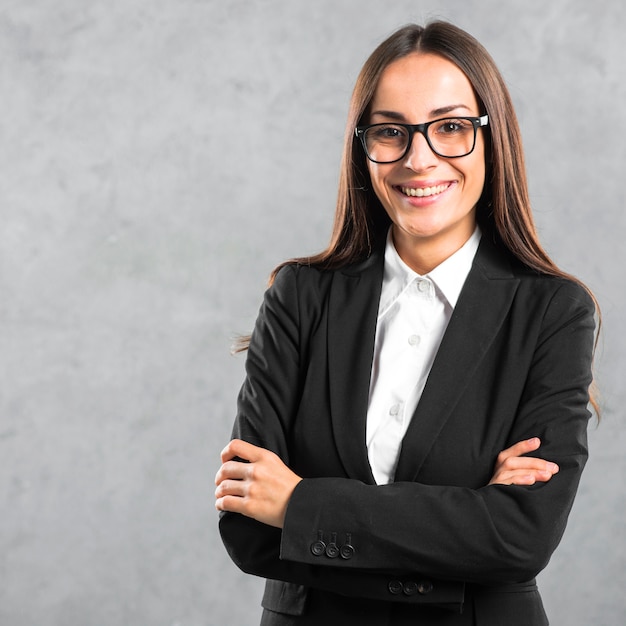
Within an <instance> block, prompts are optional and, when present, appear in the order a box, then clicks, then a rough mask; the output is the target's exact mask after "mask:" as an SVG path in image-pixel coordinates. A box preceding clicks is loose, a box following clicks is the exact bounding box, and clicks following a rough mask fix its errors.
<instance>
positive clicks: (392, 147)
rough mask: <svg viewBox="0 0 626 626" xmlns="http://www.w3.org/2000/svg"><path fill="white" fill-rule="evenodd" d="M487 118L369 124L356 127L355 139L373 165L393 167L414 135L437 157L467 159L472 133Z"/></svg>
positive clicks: (402, 156) (485, 121)
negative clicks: (358, 140) (390, 164)
mask: <svg viewBox="0 0 626 626" xmlns="http://www.w3.org/2000/svg"><path fill="white" fill-rule="evenodd" d="M488 123H489V116H488V115H483V116H482V117H444V118H442V119H439V120H433V121H432V122H426V123H425V124H396V123H386V122H385V123H384V124H370V125H369V126H357V128H356V129H355V131H354V132H355V134H356V136H357V137H358V138H359V139H360V140H361V143H362V144H363V150H365V154H366V155H367V158H368V159H369V160H370V161H373V162H374V163H395V162H396V161H400V160H401V159H403V158H404V157H405V156H406V155H407V153H408V152H409V150H410V148H411V144H412V143H413V136H414V135H415V133H421V134H422V135H424V137H426V141H427V142H428V145H429V146H430V149H431V150H432V151H433V152H434V153H435V154H436V155H438V156H440V157H445V158H447V159H456V158H459V157H463V156H467V155H468V154H470V153H471V152H472V150H474V147H475V146H476V133H477V131H478V129H479V128H480V127H481V126H487V124H488Z"/></svg>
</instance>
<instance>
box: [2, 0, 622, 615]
mask: <svg viewBox="0 0 626 626" xmlns="http://www.w3.org/2000/svg"><path fill="white" fill-rule="evenodd" d="M431 17H444V18H450V19H452V20H453V21H455V22H456V23H457V24H459V25H460V26H462V27H465V28H466V29H468V30H469V31H470V32H472V33H473V34H474V35H476V36H477V37H478V38H479V39H480V40H481V41H482V42H483V43H484V44H485V45H486V46H487V48H488V49H489V50H490V51H491V52H492V54H493V55H494V57H495V58H496V61H497V62H498V63H499V65H500V67H501V69H502V71H503V73H504V75H505V77H506V79H507V81H508V83H509V85H510V88H511V91H512V94H513V96H514V99H515V101H516V104H517V107H518V111H519V116H520V120H521V124H522V127H523V132H524V136H525V145H526V150H527V157H528V169H529V176H530V184H531V191H532V198H533V201H534V205H535V210H536V218H537V222H538V225H539V229H540V232H541V235H542V238H543V241H544V242H545V245H546V246H547V248H548V250H549V251H550V253H551V254H552V255H553V257H554V258H555V259H556V260H557V262H559V263H560V264H561V265H562V266H563V267H565V268H567V269H568V270H570V271H571V272H573V273H575V274H577V275H578V276H580V277H581V278H583V279H584V280H585V281H587V282H588V284H589V285H590V286H591V287H592V288H593V289H594V290H595V292H596V294H597V296H598V298H599V299H600V301H601V303H602V305H603V310H604V332H603V338H602V341H601V345H600V350H599V353H598V359H597V371H598V377H599V382H600V385H601V388H602V392H603V404H604V419H603V422H602V424H601V426H600V427H599V428H596V427H595V426H593V427H592V428H591V430H590V436H591V444H592V457H591V460H590V462H589V465H588V469H587V471H586V474H585V476H584V479H583V482H582V485H581V488H580V494H579V497H578V500H577V503H576V505H575V508H574V511H573V513H572V516H571V522H570V525H569V527H568V530H567V533H566V536H565V538H564V540H563V543H562V545H561V547H560V549H559V550H558V552H557V554H556V555H555V556H554V558H553V560H552V562H551V564H550V565H549V567H548V568H547V570H546V571H545V572H544V573H543V574H542V576H541V581H540V582H541V586H542V589H543V591H544V595H545V601H546V605H547V607H548V610H549V612H550V613H551V615H552V617H553V623H554V624H557V625H559V624H567V625H568V626H589V625H590V624H593V625H594V626H601V625H617V624H623V623H625V620H626V599H625V598H626V595H625V594H624V592H623V589H624V584H625V583H626V580H625V576H624V572H625V569H626V546H625V541H624V539H625V537H626V532H625V530H626V529H625V524H624V516H625V513H626V503H625V497H624V488H623V485H624V475H625V474H626V463H625V461H624V458H625V455H624V449H625V447H626V446H625V444H626V439H625V436H624V428H623V426H624V411H623V407H624V405H625V404H626V398H625V390H624V385H623V383H622V381H623V379H624V373H625V372H626V363H625V356H624V355H625V354H626V339H625V336H626V333H624V322H625V320H624V305H625V290H624V283H625V280H624V269H623V268H624V264H625V263H626V254H625V252H624V245H623V244H624V236H625V234H626V228H625V227H626V217H625V215H626V211H625V207H624V204H625V203H624V199H625V192H624V180H625V178H626V176H625V173H624V165H625V141H624V137H626V116H625V115H624V112H623V109H624V102H625V101H626V71H625V68H624V45H625V44H624V35H623V32H624V27H625V26H626V3H624V2H622V1H621V0H614V1H613V2H610V1H604V2H603V1H601V0H596V1H595V2H589V0H585V1H582V0H551V1H550V2H540V1H529V0H508V1H506V2H502V1H501V0H482V1H477V0H456V1H449V2H436V1H422V2H418V1H416V0H411V1H408V0H395V1H394V2H383V1H380V2H377V1H374V0H316V1H315V2H308V3H304V2H295V1H293V0H258V1H251V0H249V1H244V0H204V1H202V0H170V1H168V0H102V1H100V2H98V1H91V2H90V1H88V0H55V1H54V2H46V1H45V0H39V1H38V0H0V137H1V138H2V139H1V141H0V172H1V175H0V212H1V213H0V214H1V227H0V502H1V506H2V508H1V510H0V625H2V626H4V625H10V626H33V625H36V626H44V625H51V626H91V625H94V626H96V625H97V626H109V625H133V626H134V625H141V626H175V625H177V626H207V625H210V626H221V625H222V624H233V625H235V626H245V625H248V624H255V623H257V621H258V616H259V613H260V612H259V608H258V604H259V599H260V592H261V583H260V581H258V580H256V579H253V578H251V577H247V576H244V575H243V574H241V573H239V572H238V571H237V570H236V569H235V567H234V565H232V563H230V561H229V560H228V558H227V556H226V554H225V552H224V550H223V548H222V546H221V543H220V541H219V539H218V535H217V531H216V522H217V515H216V513H215V511H214V509H213V489H214V487H213V477H214V474H215V471H216V470H217V467H218V464H219V462H218V454H219V451H220V449H221V448H222V446H223V445H224V444H225V442H226V441H227V439H228V434H229V431H230V427H231V420H232V417H233V413H234V403H235V396H236V393H237V390H238V387H239V385H240V383H241V380H242V375H243V359H242V358H241V357H231V356H229V345H230V341H231V338H232V336H233V335H235V334H236V333H239V332H245V331H247V330H249V329H250V328H251V326H252V323H253V321H254V317H255V314H256V310H257V307H258V305H259V302H260V299H261V297H262V292H263V289H264V285H265V281H266V278H267V275H268V273H269V272H270V270H271V269H272V268H273V266H274V265H275V264H277V263H278V262H279V261H281V260H283V259H285V258H286V257H290V256H293V255H300V254H306V253H311V252H314V251H317V250H319V249H320V248H321V247H323V246H324V244H325V242H326V240H327V238H328V235H329V233H330V225H331V218H332V214H333V203H334V198H335V189H336V180H337V169H338V164H339V151H340V144H341V137H342V134H343V125H344V120H345V116H346V111H347V103H348V98H349V94H350V90H351V87H352V83H353V81H354V79H355V77H356V74H357V72H358V69H359V67H360V65H361V64H362V62H363V61H364V59H365V57H366V55H367V54H368V53H369V52H370V51H371V50H372V48H373V46H374V45H375V44H377V43H378V42H379V41H380V40H381V39H382V38H383V37H384V36H386V35H387V34H388V33H390V32H391V31H392V30H393V29H394V28H396V27H397V26H400V25H402V24H404V23H405V22H407V21H423V20H425V19H428V18H431Z"/></svg>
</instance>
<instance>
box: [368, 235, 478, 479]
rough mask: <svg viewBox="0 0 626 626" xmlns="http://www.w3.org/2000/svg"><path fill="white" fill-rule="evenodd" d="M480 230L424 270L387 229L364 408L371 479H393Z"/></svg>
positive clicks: (476, 245)
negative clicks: (399, 248)
mask: <svg viewBox="0 0 626 626" xmlns="http://www.w3.org/2000/svg"><path fill="white" fill-rule="evenodd" d="M480 237H481V232H480V229H479V228H478V226H477V227H476V229H475V230H474V233H473V234H472V236H471V237H470V238H469V239H468V240H467V241H466V242H465V244H464V245H463V246H462V247H461V248H460V249H459V250H457V251H456V252H455V253H454V254H453V255H452V256H450V257H448V258H447V259H446V260H445V261H444V262H443V263H441V264H440V265H438V266H437V267H436V268H435V269H433V270H432V271H430V272H429V273H428V274H425V275H424V276H420V275H419V274H417V273H416V272H414V271H413V270H412V269H411V268H410V267H408V265H406V264H405V263H404V261H402V259H401V258H400V256H399V255H398V253H397V251H396V248H395V246H394V244H393V238H392V236H391V229H389V234H388V235H387V245H386V248H385V267H384V274H383V284H382V291H381V294H380V302H379V305H378V322H377V325H376V338H375V344H374V360H373V363H372V376H371V380H370V394H369V405H368V411H367V432H366V443H367V453H368V457H369V462H370V466H371V468H372V472H373V474H374V478H375V479H376V482H377V483H378V484H379V485H381V484H383V485H384V484H387V483H390V482H393V479H394V474H395V470H396V465H397V463H398V456H399V454H400V447H401V445H402V438H403V437H404V434H405V433H406V430H407V428H408V426H409V422H410V421H411V417H412V416H413V413H414V411H415V409H416V408H417V404H418V402H419V399H420V397H421V395H422V391H423V389H424V385H425V384H426V379H427V377H428V374H429V372H430V368H431V367H432V364H433V361H434V360H435V355H436V354H437V350H438V349H439V344H440V343H441V340H442V338H443V335H444V332H445V330H446V327H447V326H448V322H449V321H450V317H451V316H452V312H453V311H454V307H455V306H456V302H457V300H458V298H459V294H460V293H461V289H462V287H463V284H464V283H465V279H466V278H467V275H468V273H469V271H470V269H471V267H472V262H473V260H474V256H475V255H476V251H477V250H478V244H479V243H480Z"/></svg>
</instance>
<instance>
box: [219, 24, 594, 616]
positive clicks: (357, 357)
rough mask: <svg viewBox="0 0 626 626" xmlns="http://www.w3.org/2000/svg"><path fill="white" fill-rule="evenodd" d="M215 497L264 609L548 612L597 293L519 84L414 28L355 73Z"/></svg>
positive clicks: (463, 43) (257, 349) (441, 30)
mask: <svg viewBox="0 0 626 626" xmlns="http://www.w3.org/2000/svg"><path fill="white" fill-rule="evenodd" d="M270 282H271V285H270V288H269V289H268V290H267V292H266V294H265V299H264V303H263V305H262V307H261V310H260V312H259V316H258V319H257V323H256V325H255V329H254V332H253V334H252V335H251V337H250V339H249V345H248V346H247V347H248V348H249V349H248V355H247V361H246V373H247V375H246V380H245V382H244V384H243V387H242V389H241V392H240V395H239V401H238V413H237V418H236V421H235V426H234V430H233V440H232V441H231V442H230V443H229V444H228V445H227V446H226V448H225V449H224V451H223V452H222V456H221V462H222V465H221V467H220V469H219V471H218V473H217V476H216V486H217V487H216V493H215V495H216V507H217V509H218V510H220V511H221V515H220V531H221V534H222V538H223V541H224V544H225V546H226V548H227V550H228V552H229V554H230V555H231V557H232V558H233V560H234V561H235V563H236V564H237V565H238V566H239V567H240V568H241V569H243V570H244V571H246V572H249V573H252V574H256V575H258V576H263V577H265V578H267V584H266V590H265V595H264V597H263V607H264V612H263V618H262V622H261V623H262V624H265V625H283V626H284V625H300V626H302V625H313V624H316V625H318V624H322V623H330V624H342V625H348V626H349V625H352V624H353V625H357V624H358V625H359V626H368V625H372V626H374V625H377V626H378V625H380V624H394V626H396V625H403V624H407V625H408V624H411V625H416V624H428V625H431V624H432V625H435V624H438V625H443V624H445V625H459V626H460V625H470V624H473V625H476V626H501V625H502V624H507V625H508V626H542V625H545V624H547V623H548V622H547V618H546V615H545V612H544V610H543V606H542V601H541V598H540V596H539V593H538V591H537V586H536V583H535V580H534V577H535V575H536V574H537V573H538V572H539V571H541V570H542V569H543V568H544V567H545V565H546V563H547V562H548V560H549V558H550V556H551V554H552V552H553V551H554V549H555V548H556V547H557V545H558V543H559V541H560V539H561V536H562V534H563V531H564V529H565V525H566V522H567V517H568V514H569V511H570V508H571V506H572V502H573V500H574V496H575V494H576V489H577V486H578V482H579V479H580V475H581V472H582V470H583V467H584V465H585V461H586V458H587V448H586V427H587V421H588V418H589V415H590V413H589V411H588V409H587V404H588V402H589V393H588V390H589V385H590V383H591V378H592V377H591V359H592V352H593V344H594V313H595V306H594V300H593V297H592V296H591V295H590V293H589V292H588V290H587V289H586V288H585V287H584V286H583V285H582V284H580V283H579V282H578V281H576V280H575V279H573V278H572V277H570V276H568V275H567V274H565V273H564V272H563V271H561V270H560V269H559V268H558V267H556V265H555V264H554V263H553V262H552V261H551V260H550V258H549V257H548V256H547V254H546V253H545V252H544V250H543V248H542V247H541V245H540V243H539V241H538V238H537V235H536V232H535V228H534V225H533V219H532V214H531V209H530V204H529V201H528V191H527V185H526V176H525V171H524V160H523V153H522V148H521V138H520V134H519V129H518V126H517V122H516V118H515V113H514V110H513V107H512V104H511V99H510V97H509V94H508V92H507V89H506V87H505V85H504V82H503V81H502V78H501V77H500V74H499V73H498V70H497V69H496V67H495V65H494V64H493V61H492V60H491V57H490V56H489V55H488V53H487V52H486V51H485V50H484V48H483V47H482V46H481V45H480V44H479V43H478V42H477V41H476V40H475V39H473V38H472V37H471V36H470V35H468V34H467V33H465V32H464V31H462V30H460V29H458V28H456V27H455V26H453V25H451V24H448V23H444V22H435V23H432V24H430V25H428V26H426V27H421V26H416V25H411V26H407V27H405V28H403V29H401V30H399V31H397V32H396V33H394V34H393V35H392V36H391V37H390V38H389V39H387V40H386V41H385V42H383V43H382V44H381V45H380V46H379V47H378V48H377V49H376V50H375V51H374V52H373V54H372V56H371V57H370V58H369V59H368V61H367V62H366V64H365V66H364V67H363V70H362V71H361V74H360V75H359V78H358V80H357V84H356V87H355V90H354V93H353V97H352V102H351V108H350V113H349V117H348V125H347V129H346V134H345V147H344V155H343V161H342V169H341V175H340V187H339V199H338V204H337V211H336V216H335V225H334V230H333V235H332V238H331V242H330V244H329V246H328V248H327V249H326V250H325V251H323V252H322V253H320V254H319V255H317V256H314V257H307V258H301V259H295V260H292V261H289V262H287V263H283V264H282V265H280V266H279V267H278V268H277V269H276V270H275V272H274V274H273V275H272V279H271V281H270Z"/></svg>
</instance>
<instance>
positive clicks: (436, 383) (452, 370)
mask: <svg viewBox="0 0 626 626" xmlns="http://www.w3.org/2000/svg"><path fill="white" fill-rule="evenodd" d="M518 283H519V280H518V279H516V278H515V277H514V276H513V274H512V272H511V268H510V264H509V262H508V260H507V259H506V258H504V257H503V256H502V255H501V253H500V252H498V250H497V249H496V248H495V247H494V246H493V244H491V243H490V242H489V241H487V240H486V236H483V239H482V240H481V244H480V247H479V249H478V252H477V254H476V258H475V259H474V264H473V266H472V269H471V271H470V273H469V275H468V277H467V280H466V281H465V285H464V286H463V289H462V291H461V294H460V296H459V300H458V302H457V305H456V307H455V309H454V313H453V314H452V318H451V319H450V323H449V324H448V328H447V329H446V332H445V334H444V337H443V340H442V342H441V345H440V347H439V350H438V352H437V356H436V357H435V361H434V363H433V366H432V368H431V371H430V374H429V376H428V380H427V382H426V386H425V387H424V391H423V393H422V397H421V399H420V401H419V404H418V406H417V409H416V410H415V413H414V414H413V418H412V420H411V423H410V425H409V428H408V430H407V432H406V434H405V436H404V439H403V442H402V449H401V452H400V458H399V460H398V466H397V469H396V475H395V480H396V481H413V480H415V478H416V476H417V474H418V472H419V470H420V467H421V466H422V463H423V462H424V460H425V458H426V456H427V455H428V452H429V451H430V449H431V447H432V445H433V443H434V441H435V439H436V438H437V436H438V435H439V433H440V432H441V429H442V428H443V427H444V425H445V423H446V420H447V419H448V418H449V417H450V414H451V412H452V409H453V408H454V407H455V405H456V403H457V402H458V400H459V398H460V396H461V394H462V393H463V391H464V389H465V387H466V385H467V384H468V382H469V380H470V378H471V376H472V374H473V373H474V371H475V369H476V367H477V366H478V364H479V363H480V361H481V359H482V358H483V357H484V355H485V353H486V352H487V350H488V348H489V346H490V345H491V342H492V341H493V339H494V337H495V336H496V334H497V332H498V330H499V329H500V326H501V325H502V322H503V321H504V319H505V317H506V315H507V313H508V311H509V308H510V306H511V302H512V300H513V296H514V294H515V291H516V290H517V286H518Z"/></svg>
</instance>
